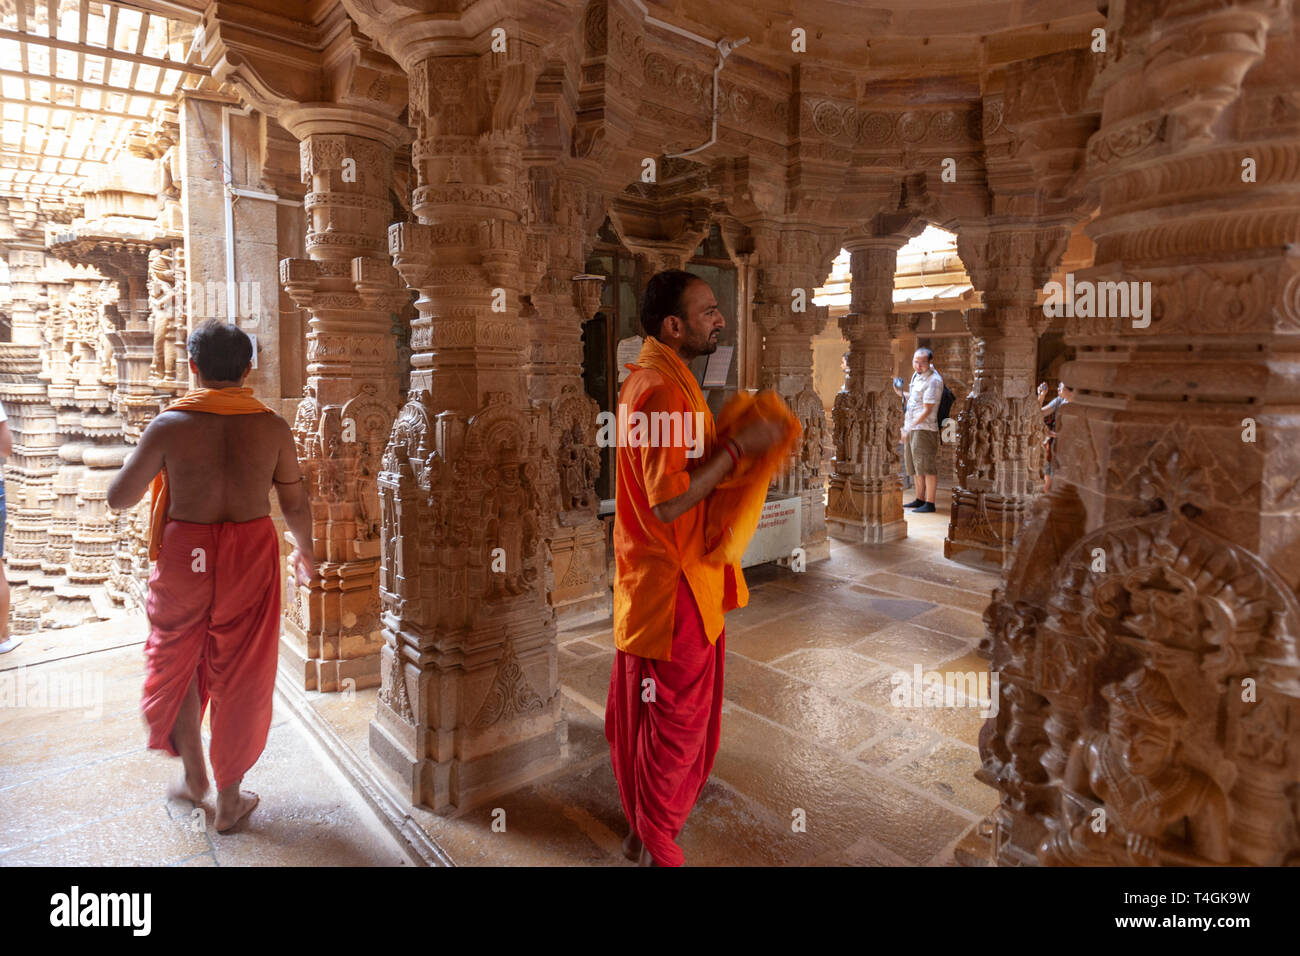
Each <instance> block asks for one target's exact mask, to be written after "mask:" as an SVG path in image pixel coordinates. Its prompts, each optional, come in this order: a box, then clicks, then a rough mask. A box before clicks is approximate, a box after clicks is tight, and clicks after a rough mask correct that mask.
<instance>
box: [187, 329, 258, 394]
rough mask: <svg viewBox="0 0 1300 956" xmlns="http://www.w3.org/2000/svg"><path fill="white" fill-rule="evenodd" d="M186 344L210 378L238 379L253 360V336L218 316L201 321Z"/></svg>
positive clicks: (205, 374) (204, 374)
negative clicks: (251, 337)
mask: <svg viewBox="0 0 1300 956" xmlns="http://www.w3.org/2000/svg"><path fill="white" fill-rule="evenodd" d="M185 347H186V348H187V349H188V350H189V353H190V358H192V359H194V364H195V365H197V366H198V367H199V374H200V375H202V376H203V377H204V378H205V379H207V380H208V381H209V382H238V381H239V380H240V379H241V378H243V377H244V370H245V369H247V368H248V364H249V363H250V362H251V361H253V340H252V339H250V338H249V337H248V335H247V334H246V333H245V332H244V330H243V329H241V328H239V327H237V326H234V325H231V324H230V323H229V322H222V321H221V320H220V319H208V320H207V321H205V322H200V323H199V325H198V327H197V328H195V330H194V331H193V332H191V333H190V337H189V340H188V341H187V342H186V343H185Z"/></svg>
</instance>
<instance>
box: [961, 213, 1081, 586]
mask: <svg viewBox="0 0 1300 956" xmlns="http://www.w3.org/2000/svg"><path fill="white" fill-rule="evenodd" d="M1069 233H1070V225H1069V223H1068V222H1052V221H1048V222H1045V223H1044V222H1029V223H1025V222H1016V221H1010V222H1006V221H1002V222H999V221H996V220H990V221H988V222H986V223H978V224H975V223H972V224H970V225H967V226H963V227H962V229H961V231H960V232H959V234H958V239H957V244H958V249H959V250H960V252H961V258H962V262H963V263H964V264H965V265H966V268H967V271H968V272H969V273H970V275H971V281H972V282H973V283H974V284H975V287H976V288H978V289H980V290H981V291H982V292H983V294H984V308H982V309H971V310H970V311H969V312H967V313H966V327H967V328H968V329H969V330H970V333H971V335H973V336H975V337H976V338H977V339H978V340H979V341H980V346H979V347H978V349H977V351H976V363H975V368H974V384H973V385H972V387H971V392H970V396H969V399H968V401H967V404H966V407H965V408H964V409H963V410H962V412H961V414H960V416H959V417H958V419H957V429H958V438H957V475H956V484H955V486H954V487H953V491H952V514H951V517H950V518H949V522H948V534H947V537H946V538H945V539H944V544H943V551H944V555H945V556H947V557H949V558H960V557H961V556H962V555H966V556H967V557H968V558H971V557H973V558H974V559H975V560H976V561H982V562H989V563H996V564H999V565H1002V564H1003V563H1004V562H1007V563H1009V561H1010V555H1011V545H1012V542H1013V541H1014V540H1015V536H1016V532H1017V531H1018V530H1019V528H1020V523H1021V521H1022V520H1023V518H1024V515H1025V513H1026V511H1027V509H1028V507H1029V503H1030V500H1031V499H1032V498H1033V496H1034V495H1035V494H1037V493H1038V492H1040V491H1041V490H1042V461H1043V447H1042V443H1043V439H1044V438H1045V437H1046V434H1047V433H1046V430H1045V428H1044V427H1043V418H1042V414H1041V413H1040V412H1039V405H1038V399H1037V395H1036V394H1035V382H1034V370H1035V364H1036V360H1037V354H1038V336H1039V335H1041V334H1042V331H1043V329H1044V328H1045V327H1046V323H1047V320H1046V318H1045V316H1044V314H1043V309H1042V307H1041V306H1039V305H1036V304H1035V302H1036V299H1037V296H1038V292H1039V290H1040V289H1041V288H1042V285H1043V283H1045V282H1046V281H1047V279H1048V278H1049V277H1050V276H1051V274H1052V270H1053V269H1054V268H1055V267H1056V264H1057V263H1058V262H1059V261H1060V258H1061V256H1062V254H1063V253H1064V252H1065V246H1066V243H1067V241H1068V240H1069Z"/></svg>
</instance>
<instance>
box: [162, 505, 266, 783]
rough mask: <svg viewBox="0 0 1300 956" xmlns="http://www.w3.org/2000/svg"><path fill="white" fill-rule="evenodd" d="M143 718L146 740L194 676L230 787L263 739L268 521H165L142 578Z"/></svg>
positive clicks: (165, 745)
mask: <svg viewBox="0 0 1300 956" xmlns="http://www.w3.org/2000/svg"><path fill="white" fill-rule="evenodd" d="M145 610H146V611H147V612H148V615H149V624H150V631H149V640H148V641H147V642H146V643H145V649H144V653H145V681H144V699H143V707H144V718H145V722H146V723H147V724H148V725H149V746H150V748H152V749H154V750H165V751H166V752H167V753H169V754H171V755H172V756H173V757H175V756H177V753H176V749H175V747H174V746H173V745H172V739H171V738H172V729H173V727H174V726H175V724H176V716H177V714H178V713H179V712H180V707H181V701H182V700H183V699H184V697H185V693H186V691H187V690H189V686H190V680H191V679H192V678H194V677H195V676H196V675H197V677H198V684H199V700H200V705H199V706H200V714H201V713H202V709H203V708H205V707H207V704H208V700H209V699H211V701H212V721H211V729H212V745H211V750H210V754H211V758H212V774H213V777H214V778H215V779H216V784H217V789H218V790H224V789H225V788H226V787H228V786H230V785H232V784H235V783H237V782H238V781H239V779H240V778H241V777H243V775H244V774H245V773H246V772H247V771H248V769H249V768H250V767H252V766H253V764H254V763H256V762H257V758H258V757H260V756H261V754H262V749H263V748H264V747H265V746H266V734H267V731H268V730H269V729H270V726H271V698H272V696H273V694H274V692H275V668H276V661H277V654H278V650H279V639H280V548H279V542H278V540H277V536H276V533H275V525H274V524H272V522H271V519H270V518H269V517H267V518H257V519H255V520H253V521H239V522H235V521H226V522H222V523H220V524H195V523H193V522H189V521H174V520H173V521H168V522H167V525H166V527H165V528H164V529H163V534H162V550H161V551H160V553H159V555H158V558H157V561H156V562H155V564H154V570H153V574H152V575H151V576H150V578H149V597H148V600H147V601H146V603H145Z"/></svg>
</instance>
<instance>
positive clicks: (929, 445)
mask: <svg viewBox="0 0 1300 956" xmlns="http://www.w3.org/2000/svg"><path fill="white" fill-rule="evenodd" d="M933 360H934V353H933V352H931V351H930V350H929V349H926V348H920V349H917V350H916V351H915V352H914V353H913V354H912V368H913V369H914V370H915V374H914V375H913V376H912V382H911V385H909V386H908V389H907V408H906V410H905V411H904V412H903V429H902V433H903V460H904V462H905V463H906V465H907V473H908V474H909V475H911V476H912V477H913V479H914V480H915V482H916V500H915V501H913V502H910V503H909V504H906V505H904V506H903V507H905V508H914V509H915V512H914V513H916V514H928V513H932V512H933V511H934V510H935V509H934V502H935V496H936V494H937V492H938V488H939V467H938V464H937V460H938V457H939V400H940V399H941V398H942V397H943V378H942V377H941V376H940V375H939V373H938V372H937V371H936V370H935V368H934V366H933V365H932V364H931V362H932V361H933Z"/></svg>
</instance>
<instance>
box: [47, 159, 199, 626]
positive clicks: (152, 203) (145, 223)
mask: <svg viewBox="0 0 1300 956" xmlns="http://www.w3.org/2000/svg"><path fill="white" fill-rule="evenodd" d="M128 147H129V148H128V149H127V150H125V151H123V152H122V153H121V154H120V155H119V156H118V157H117V158H116V159H115V160H114V162H113V163H112V165H110V166H107V167H105V168H104V169H103V170H102V171H101V172H100V174H99V175H98V176H97V177H96V179H95V180H93V181H92V183H91V184H90V186H89V187H88V189H87V191H86V217H85V218H84V219H77V220H76V221H74V222H73V223H72V224H71V226H69V227H67V228H65V229H61V230H60V231H59V233H58V235H57V236H56V237H55V240H54V242H52V243H51V245H50V251H51V252H52V253H54V255H56V256H58V257H59V258H61V259H64V260H66V261H67V262H69V263H73V264H77V265H83V266H86V265H89V266H92V267H94V268H95V269H96V270H97V271H98V272H99V273H100V274H102V275H105V276H107V277H109V278H110V279H111V280H113V282H114V283H115V284H116V291H117V295H116V298H113V299H111V300H108V301H105V300H103V299H102V298H101V301H100V302H99V303H98V306H99V308H98V310H97V312H98V316H97V317H98V319H99V322H100V335H99V338H98V341H97V350H98V352H99V358H100V361H99V362H98V363H96V364H98V365H99V366H100V368H101V370H103V371H104V372H107V371H108V370H107V368H105V366H107V365H108V364H109V363H111V364H112V371H113V374H112V376H111V377H110V376H108V375H106V374H105V375H101V377H100V381H101V382H103V383H105V384H108V383H110V382H111V384H112V386H113V388H112V396H111V403H112V408H113V411H114V412H116V415H117V418H118V420H119V421H120V423H121V426H120V427H121V436H122V438H123V439H125V441H126V443H127V445H134V444H136V442H138V441H139V440H140V435H141V433H142V432H143V431H144V429H145V427H146V426H147V425H148V424H149V422H150V421H152V419H153V417H154V416H155V415H156V414H157V413H158V411H159V410H160V408H161V407H162V402H163V398H162V396H160V395H159V393H158V391H157V390H156V389H155V387H154V386H153V385H152V384H151V383H150V379H149V367H150V362H151V361H152V358H153V354H154V333H153V330H152V327H153V325H154V324H155V322H156V320H157V318H158V317H157V316H156V315H155V314H154V313H153V311H152V309H151V305H152V303H151V297H150V295H149V260H150V256H151V254H152V253H153V252H154V251H155V249H156V248H157V247H156V246H155V245H154V242H155V240H158V241H160V242H162V243H164V244H166V245H167V246H170V244H171V242H172V241H173V239H172V237H169V236H167V235H165V234H160V232H159V228H158V223H157V214H158V194H157V192H156V191H155V187H154V184H155V182H156V181H157V172H158V168H157V162H156V157H154V156H152V155H151V154H150V148H149V145H148V142H147V139H146V137H145V136H144V135H143V133H141V134H132V136H131V137H130V138H129V140H128ZM87 377H89V376H87ZM75 395H76V389H75V388H74V396H75ZM101 452H103V454H101ZM126 454H127V449H125V448H123V449H119V450H117V451H114V452H112V453H108V452H105V451H104V449H102V448H99V447H98V446H97V447H96V448H95V449H89V450H87V452H86V453H85V454H83V456H82V461H83V462H84V463H85V464H86V465H87V466H89V467H88V470H87V471H85V472H83V473H81V475H80V477H79V478H78V479H77V481H78V501H77V527H76V530H75V531H74V533H73V538H72V541H73V545H72V553H71V558H70V561H69V576H68V580H69V584H70V585H72V586H73V587H71V588H70V589H66V593H64V594H63V597H64V600H62V601H60V604H61V605H62V604H67V603H68V602H71V603H72V604H74V605H78V606H77V607H74V608H73V610H72V611H71V612H70V614H65V615H64V616H65V617H70V619H71V620H72V623H80V618H81V617H84V616H86V615H87V614H88V613H89V612H88V611H87V610H86V608H84V607H80V606H79V605H83V604H84V602H85V601H86V600H89V598H90V595H89V592H88V590H87V589H90V588H93V587H94V586H96V585H99V584H101V583H103V584H104V585H106V587H107V592H108V594H109V596H110V597H112V599H113V600H114V601H116V602H118V603H129V604H134V605H137V606H138V605H140V604H143V602H144V599H145V595H146V589H147V585H146V581H147V577H148V572H149V568H148V562H147V560H146V559H147V546H148V541H147V538H148V535H147V521H146V519H145V518H144V514H145V512H146V511H147V510H148V502H147V501H141V502H139V503H138V504H137V505H136V506H135V507H134V508H131V509H128V510H127V511H124V512H122V513H120V514H119V513H115V512H110V511H109V510H108V507H107V504H105V502H104V497H105V492H106V487H107V480H108V479H106V478H105V477H104V473H103V472H102V471H101V470H100V469H108V468H113V467H118V466H120V465H121V463H122V461H124V460H125V456H126ZM111 477H112V476H111V474H109V475H108V478H109V479H111ZM56 593H57V592H56ZM64 610H66V608H65V609H64Z"/></svg>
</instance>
